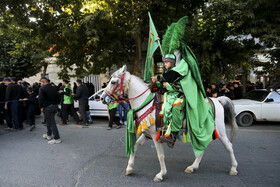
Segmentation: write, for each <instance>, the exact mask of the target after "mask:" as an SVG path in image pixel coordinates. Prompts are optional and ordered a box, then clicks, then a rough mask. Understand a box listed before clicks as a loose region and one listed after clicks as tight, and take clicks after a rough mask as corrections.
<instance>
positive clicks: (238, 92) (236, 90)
mask: <svg viewBox="0 0 280 187" xmlns="http://www.w3.org/2000/svg"><path fill="white" fill-rule="evenodd" d="M233 86H234V99H242V97H243V96H242V90H241V87H240V86H239V84H238V82H234V83H233Z"/></svg>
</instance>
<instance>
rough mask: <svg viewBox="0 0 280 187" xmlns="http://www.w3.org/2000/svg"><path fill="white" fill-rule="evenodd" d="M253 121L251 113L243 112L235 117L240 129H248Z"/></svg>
mask: <svg viewBox="0 0 280 187" xmlns="http://www.w3.org/2000/svg"><path fill="white" fill-rule="evenodd" d="M253 121H254V119H253V116H252V114H251V113H249V112H243V113H241V114H239V115H238V116H237V123H238V125H240V126H242V127H249V126H251V125H252V123H253Z"/></svg>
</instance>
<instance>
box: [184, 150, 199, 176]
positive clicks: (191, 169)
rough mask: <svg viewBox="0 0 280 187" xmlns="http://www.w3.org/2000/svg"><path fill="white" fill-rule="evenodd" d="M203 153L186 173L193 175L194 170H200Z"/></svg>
mask: <svg viewBox="0 0 280 187" xmlns="http://www.w3.org/2000/svg"><path fill="white" fill-rule="evenodd" d="M203 153H204V152H203ZM203 153H201V155H200V156H198V157H197V158H196V159H195V161H194V162H193V164H192V165H190V166H189V167H187V168H186V169H185V172H186V173H192V172H193V171H194V170H197V169H198V167H199V164H200V162H201V159H202V157H203Z"/></svg>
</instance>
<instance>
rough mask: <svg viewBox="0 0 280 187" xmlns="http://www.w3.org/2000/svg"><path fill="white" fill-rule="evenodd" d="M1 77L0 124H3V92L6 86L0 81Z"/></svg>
mask: <svg viewBox="0 0 280 187" xmlns="http://www.w3.org/2000/svg"><path fill="white" fill-rule="evenodd" d="M2 81H3V78H2V77H0V124H4V103H3V102H4V101H5V92H6V87H5V84H4V83H3V82H2Z"/></svg>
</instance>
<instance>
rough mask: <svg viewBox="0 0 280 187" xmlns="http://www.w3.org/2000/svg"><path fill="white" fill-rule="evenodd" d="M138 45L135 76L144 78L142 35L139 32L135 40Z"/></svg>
mask: <svg viewBox="0 0 280 187" xmlns="http://www.w3.org/2000/svg"><path fill="white" fill-rule="evenodd" d="M135 44H136V51H135V52H136V54H135V60H134V70H133V74H134V75H136V76H138V77H141V76H142V42H141V33H140V32H138V33H137V35H136V38H135Z"/></svg>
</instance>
